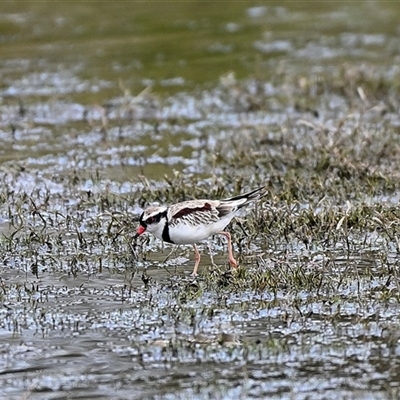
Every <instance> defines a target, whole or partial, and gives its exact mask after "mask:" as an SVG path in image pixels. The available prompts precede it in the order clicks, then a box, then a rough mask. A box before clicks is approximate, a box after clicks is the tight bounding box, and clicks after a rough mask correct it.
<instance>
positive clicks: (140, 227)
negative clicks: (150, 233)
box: [135, 225, 146, 237]
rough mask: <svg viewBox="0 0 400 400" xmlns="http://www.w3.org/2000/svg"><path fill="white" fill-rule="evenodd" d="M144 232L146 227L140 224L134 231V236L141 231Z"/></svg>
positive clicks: (138, 234)
mask: <svg viewBox="0 0 400 400" xmlns="http://www.w3.org/2000/svg"><path fill="white" fill-rule="evenodd" d="M144 232H146V228H145V227H144V226H142V225H139V226H138V228H137V231H136V235H135V236H136V237H138V236H140V235H141V234H142V233H144Z"/></svg>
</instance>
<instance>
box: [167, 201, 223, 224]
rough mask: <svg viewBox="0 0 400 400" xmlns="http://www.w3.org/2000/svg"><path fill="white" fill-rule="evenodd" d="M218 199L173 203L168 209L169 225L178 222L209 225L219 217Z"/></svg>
mask: <svg viewBox="0 0 400 400" xmlns="http://www.w3.org/2000/svg"><path fill="white" fill-rule="evenodd" d="M219 204H220V202H219V201H213V200H192V201H184V202H182V203H178V204H174V205H172V206H171V207H170V208H169V211H168V222H169V224H170V226H174V225H177V224H180V223H184V224H188V225H194V226H195V225H209V224H212V223H214V222H217V221H218V220H219V219H220V215H219V211H218V205H219Z"/></svg>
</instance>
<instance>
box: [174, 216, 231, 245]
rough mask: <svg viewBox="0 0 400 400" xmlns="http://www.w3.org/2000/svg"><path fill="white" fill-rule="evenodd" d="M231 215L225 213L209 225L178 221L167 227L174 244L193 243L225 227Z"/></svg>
mask: <svg viewBox="0 0 400 400" xmlns="http://www.w3.org/2000/svg"><path fill="white" fill-rule="evenodd" d="M232 218H233V215H232V214H231V215H227V216H226V217H225V218H222V219H220V220H219V221H217V222H214V223H213V224H209V225H203V224H196V225H191V224H189V223H184V222H182V223H180V224H176V225H173V226H170V227H169V236H170V238H171V240H172V241H173V242H174V243H176V244H193V243H197V242H201V241H202V240H205V239H207V238H208V237H210V236H212V235H215V234H216V233H217V232H220V231H222V230H224V229H225V227H226V226H227V225H228V224H229V222H230V221H231V220H232Z"/></svg>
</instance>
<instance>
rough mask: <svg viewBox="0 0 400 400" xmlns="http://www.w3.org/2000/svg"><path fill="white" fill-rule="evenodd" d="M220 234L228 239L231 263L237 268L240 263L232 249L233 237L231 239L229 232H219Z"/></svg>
mask: <svg viewBox="0 0 400 400" xmlns="http://www.w3.org/2000/svg"><path fill="white" fill-rule="evenodd" d="M218 235H224V236H225V237H226V238H227V239H228V260H229V264H230V265H231V267H232V268H237V267H238V263H237V261H236V260H235V258H234V257H233V251H232V239H231V234H230V233H229V232H218Z"/></svg>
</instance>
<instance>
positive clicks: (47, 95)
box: [0, 1, 400, 399]
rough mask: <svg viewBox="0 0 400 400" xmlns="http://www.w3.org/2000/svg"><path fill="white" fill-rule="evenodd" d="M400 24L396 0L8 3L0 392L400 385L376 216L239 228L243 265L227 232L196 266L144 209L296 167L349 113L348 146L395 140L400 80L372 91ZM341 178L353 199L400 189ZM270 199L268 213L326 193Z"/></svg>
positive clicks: (362, 392)
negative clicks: (333, 235) (232, 260)
mask: <svg viewBox="0 0 400 400" xmlns="http://www.w3.org/2000/svg"><path fill="white" fill-rule="evenodd" d="M399 21H400V6H399V4H398V3H397V2H364V3H360V2H330V3H328V2H312V3H305V2H299V3H286V2H268V5H267V6H264V5H260V3H259V2H242V3H240V2H239V3H238V2H232V3H222V2H221V3H210V4H208V3H207V5H205V4H203V3H202V2H195V1H189V2H185V3H178V4H172V3H126V2H125V3H124V2H114V3H112V4H111V3H110V4H108V3H96V4H95V3H79V4H73V5H70V4H68V3H66V2H53V3H52V5H51V7H50V6H49V3H43V2H31V3H24V4H19V3H18V2H9V3H4V4H1V5H0V54H1V57H0V142H1V146H0V174H1V175H0V180H1V182H0V232H1V234H2V237H1V239H0V252H1V264H0V289H1V290H0V299H1V302H2V308H1V309H0V395H1V396H0V397H2V398H9V399H22V398H24V399H54V398H68V399H73V398H96V399H102V398H104V399H108V398H113V399H132V398H143V399H144V398H154V399H188V398H196V399H203V398H213V399H236V398H288V399H289V398H290V399H291V398H296V399H306V398H313V399H314V398H315V399H317V398H320V399H325V398H331V397H336V398H360V399H361V398H362V399H366V398H371V399H372V398H373V399H386V398H396V397H398V395H399V393H400V389H399V386H400V376H399V372H398V371H399V370H400V368H399V367H400V365H399V360H400V359H399V352H400V347H399V335H398V325H399V322H400V321H399V311H400V309H399V306H398V301H397V300H396V299H398V297H395V294H396V293H397V292H396V291H398V279H397V278H398V277H397V275H396V271H397V270H398V261H397V252H396V239H395V238H393V237H389V238H388V236H385V232H384V231H383V230H382V229H380V230H372V232H371V231H369V230H366V231H365V232H364V231H361V232H358V233H353V231H351V226H350V224H349V228H348V229H349V234H348V235H347V236H346V240H343V241H340V240H338V242H337V243H336V242H333V241H329V240H327V241H325V242H324V241H313V240H312V239H311V241H308V242H307V241H305V240H301V239H302V238H301V237H295V238H290V232H289V233H287V232H286V231H285V234H282V235H267V234H265V233H264V231H261V230H259V231H258V233H257V234H254V235H252V234H251V235H250V236H244V235H243V234H242V233H241V230H240V229H239V227H238V226H237V225H235V226H234V227H233V228H232V229H233V230H234V232H235V238H236V239H237V240H236V248H235V251H236V253H237V254H238V255H239V257H240V262H241V264H242V265H243V267H244V270H245V272H244V276H241V277H239V278H235V277H232V276H231V275H230V274H229V272H227V270H226V267H225V264H226V256H225V254H224V248H225V247H224V243H223V241H219V240H215V241H213V242H212V245H211V253H212V256H213V261H214V263H215V264H216V265H215V266H212V263H211V261H210V256H209V255H208V253H209V250H208V249H207V246H205V245H204V246H202V247H201V250H202V253H204V256H203V261H202V264H201V271H202V274H201V277H200V279H199V280H198V281H195V282H193V281H192V280H191V279H190V278H189V277H188V272H190V270H191V268H192V262H193V255H192V254H191V252H190V249H185V248H182V249H178V250H177V251H176V252H175V253H173V254H171V256H170V257H169V259H168V260H167V261H165V258H166V257H167V254H168V252H169V250H170V248H166V249H162V247H161V245H160V243H158V242H157V241H155V240H153V239H151V238H146V239H143V241H140V242H139V243H137V244H136V245H134V244H133V233H132V232H133V229H134V223H132V222H130V221H131V220H132V219H133V218H134V217H135V216H137V215H138V213H139V212H140V210H141V208H142V207H143V206H144V205H145V204H147V203H149V202H154V201H155V202H164V201H171V200H172V199H183V198H190V197H191V195H192V193H193V192H195V193H196V195H199V196H200V195H202V196H204V195H212V196H214V195H215V196H217V195H218V194H219V193H221V192H222V191H223V190H225V192H224V193H225V194H230V193H232V192H234V191H237V190H239V189H240V188H239V187H238V185H239V183H238V182H241V183H240V185H239V186H242V187H243V188H249V187H251V186H255V185H258V184H260V183H263V182H265V180H266V179H267V178H268V177H270V176H271V175H274V174H276V176H278V177H279V173H281V172H282V173H284V172H285V173H286V171H289V172H290V170H291V168H292V169H293V170H295V166H296V165H297V164H296V160H295V159H292V158H291V157H292V156H288V157H287V158H285V157H284V156H281V154H282V153H283V152H284V151H289V150H290V149H294V148H295V149H297V150H298V151H299V153H296V154H300V155H301V154H303V153H302V152H305V154H309V153H307V151H310V149H311V151H310V154H312V153H313V149H314V148H317V147H315V146H316V143H317V144H318V143H325V142H324V140H326V148H329V149H332V147H329V146H330V145H331V142H333V141H334V140H336V139H335V138H337V137H336V136H335V135H337V132H336V131H335V127H336V126H337V125H338V121H340V129H342V130H343V132H344V135H343V137H339V139H340V140H338V141H337V142H338V143H339V142H344V143H347V142H346V140H347V139H346V137H347V136H346V135H348V136H350V133H351V132H354V131H356V130H357V129H360V130H361V131H362V133H361V134H359V135H358V136H357V138H359V137H360V142H358V141H357V138H356V139H354V140H355V142H354V149H355V150H354V152H355V153H356V155H357V156H360V157H361V156H362V154H363V153H362V152H363V151H364V150H363V148H364V147H362V146H361V145H362V144H365V143H367V144H368V146H370V147H371V149H372V150H374V148H373V145H372V144H371V143H373V138H374V137H376V136H379V135H378V134H380V135H381V136H379V140H378V142H379V141H380V140H382V143H387V142H384V139H385V137H387V136H389V135H390V134H392V135H393V136H392V137H390V138H391V139H390V141H388V144H387V145H385V146H383V145H382V148H390V147H391V146H394V147H395V146H397V142H396V140H397V139H396V131H395V129H398V126H399V117H398V112H397V111H398V109H397V108H396V105H397V103H396V96H395V94H392V96H393V97H392V98H390V96H391V92H390V89H387V90H386V91H384V89H382V93H383V94H382V96H381V98H380V101H378V100H377V101H375V102H374V101H373V100H371V98H372V92H373V90H378V89H379V88H380V87H381V86H382V85H383V86H384V83H385V82H389V84H388V86H389V88H390V87H392V88H396V87H398V82H399V77H400V70H399V68H398V65H399V54H400V47H399V42H400V41H399V29H400V25H399ZM354 76H355V77H356V78H354V79H353V77H354ZM365 76H367V77H368V78H369V79H370V80H369V81H368V83H369V86H368V85H367V84H362V83H361V84H355V85H354V87H351V85H349V87H342V86H341V85H340V83H341V82H342V80H345V79H349V81H350V82H353V81H354V80H355V81H356V82H358V81H357V79H360V81H361V82H362V80H361V78H360V77H365ZM332 82H333V83H332ZM382 82H383V83H382ZM330 83H332V85H333V86H334V88H336V91H335V90H331V88H330V86H329V85H330ZM324 85H325V86H324ZM335 85H336V86H335ZM380 85H381V86H380ZM343 86H345V85H343ZM338 88H340V90H339V89H338ZM377 88H378V89H377ZM384 88H385V87H384ZM347 89H348V90H349V91H351V93H352V94H351V95H350V94H349V92H347V91H346V90H347ZM388 98H389V100H390V101H387V102H386V99H388ZM397 101H398V100H397ZM382 110H384V111H385V112H384V113H383V112H382V113H381V111H382ZM319 125H321V126H322V125H323V126H324V128H325V129H326V132H328V133H329V134H328V135H327V136H326V138H325V137H323V136H322V135H321V134H320V133H319V130H318V129H317V128H318V126H319ZM305 127H312V128H313V129H315V131H313V134H312V135H309V132H308V131H306V129H305ZM315 127H317V128H315ZM363 128H365V130H362V129H363ZM321 131H322V130H321ZM349 132H350V133H349ZM376 132H378V133H376ZM382 132H384V133H385V134H386V136H385V134H384V133H382ZM330 135H331V136H330ZM397 136H398V135H397ZM360 143H361V145H360ZM352 145H353V144H350V145H349V147H351V146H352ZM338 146H339V145H338ZM358 146H360V147H358ZM368 146H367V147H368ZM322 148H325V147H324V146H322ZM241 149H242V150H241ZM288 149H289V150H288ZM318 149H319V150H321V149H320V148H318ZM378 150H379V149H378ZM378 150H377V153H379V154H381V153H380V151H381V150H379V151H378ZM333 151H334V150H332V152H333ZM382 152H383V150H382ZM290 154H292V153H290ZM360 154H361V155H360ZM374 154H375V153H374ZM382 154H383V153H382ZM265 155H270V156H271V159H269V160H268V162H263V161H262V160H263V157H265ZM253 156H254V157H255V159H256V160H258V161H257V163H254V162H253V158H251V157H253ZM355 158H356V157H355ZM380 158H384V156H380ZM321 159H323V158H322V157H321V158H319V159H317V160H314V159H311V161H310V162H312V163H314V162H315V165H317V166H320V167H319V168H323V163H322V162H321ZM344 161H345V160H344ZM344 161H343V160H342V161H341V163H342V164H343V163H344ZM353 161H354V160H352V162H353ZM301 162H302V159H301V158H300V159H299V161H297V163H301ZM353 163H354V162H353ZM340 166H341V164H340V163H338V165H337V166H336V168H339V167H340ZM364 168H365V167H364ZM386 168H388V169H389V172H390V174H389V175H393V174H396V173H397V172H396V167H395V166H394V165H391V164H388V166H386ZM390 168H393V171H391V170H390ZM296 173H298V175H296V177H300V178H298V179H301V177H302V174H301V172H298V171H297V172H296ZM378 173H380V174H381V175H380V176H382V174H384V173H387V169H382V171H380V170H378ZM304 174H305V172H304ZM164 175H167V178H164ZM289 176H290V174H289ZM312 178H313V179H314V178H315V177H312ZM305 180H307V181H309V180H312V179H311V178H310V179H309V177H306V178H305ZM343 185H344V184H343ZM351 185H352V184H351V183H350V184H349V185H348V186H350V187H351ZM348 186H345V185H344V186H343V187H342V186H339V188H337V191H338V192H339V193H342V192H345V195H342V194H341V195H340V196H343V197H344V198H345V200H346V199H347V200H348V199H352V198H355V199H356V201H359V203H357V202H356V203H355V207H356V206H357V204H363V203H362V202H367V203H368V204H369V203H370V199H371V198H374V199H375V198H379V199H381V198H387V197H388V196H389V197H390V198H396V194H394V195H393V193H378V195H379V196H380V197H376V196H372V195H371V196H366V197H365V198H362V197H357V196H356V194H354V193H353V194H352V193H351V192H350V191H349V192H348V193H347V192H346V190H349V189H348ZM149 188H151V190H149ZM182 188H184V189H182ZM333 190H334V185H333V184H332V191H333ZM324 194H325V193H324ZM278 195H280V193H278V191H277V192H276V193H274V194H273V196H271V199H270V201H271V203H272V206H271V205H268V204H264V205H262V206H261V210H259V211H261V212H262V213H264V214H265V215H269V214H270V213H271V210H272V211H274V210H275V211H276V213H277V214H278V212H279V207H281V208H282V207H287V210H286V209H285V210H286V211H285V212H284V213H283V214H282V215H286V214H287V213H289V212H293V220H297V218H300V217H301V210H303V209H304V210H307V209H309V208H311V207H312V206H313V205H312V204H311V203H312V202H313V201H314V198H312V201H311V200H310V204H308V203H307V202H306V200H307V199H300V201H299V202H300V203H301V206H299V202H297V203H295V204H294V205H293V204H290V202H289V204H285V205H282V204H283V203H284V201H283V200H284V199H285V195H286V193H283V194H282V198H279V199H278V197H277V196H278ZM274 196H275V197H274ZM315 196H316V197H317V198H318V201H320V203H318V207H316V208H315V210H316V212H315V214H316V215H319V214H321V213H322V214H323V213H324V212H326V213H327V215H328V211H329V212H330V210H331V209H330V208H326V205H325V204H326V203H324V202H323V200H321V198H322V195H321V194H320V193H316V194H315ZM329 196H331V197H333V198H335V196H334V195H332V192H330V193H329V192H328V193H327V194H326V197H327V198H329ZM338 196H339V195H338ZM340 196H339V198H340V199H342V198H341V197H340ZM310 199H311V197H310ZM345 200H343V204H346V203H345ZM337 202H338V201H336V202H335V201H332V204H334V205H335V206H336V205H337V204H336V203H337ZM377 202H379V201H377ZM389 203H390V202H389ZM390 205H391V206H393V204H390ZM273 207H276V209H274V208H273ZM324 207H325V208H324ZM346 207H347V208H346V210H347V209H349V210H350V208H349V207H348V206H347V205H346ZM294 209H296V211H293V210H294ZM298 209H299V210H300V211H298ZM332 209H334V208H332ZM346 212H347V211H346ZM349 212H350V211H349ZM285 213H286V214H285ZM245 215H246V214H244V215H242V217H244V216H245ZM341 215H347V214H341ZM247 217H248V219H249V221H251V220H254V219H255V214H254V213H253V212H252V211H250V212H249V213H248V214H247ZM343 218H344V217H343ZM343 218H342V219H340V217H339V218H338V219H337V220H336V221H335V229H333V231H335V232H336V231H341V229H344V227H346V222H343V221H344V219H343ZM375 218H378V217H376V216H375ZM379 218H380V217H379ZM379 218H378V220H379ZM243 221H244V222H243V223H244V225H245V227H246V221H245V219H244V220H243ZM268 221H269V220H268ZM271 221H272V222H271V223H270V226H275V225H276V223H275V225H274V221H273V220H271ZM340 221H341V222H340ZM271 229H272V228H271ZM248 230H250V228H248ZM265 232H266V231H265ZM288 235H289V239H287V237H288ZM327 236H328V235H327Z"/></svg>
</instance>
